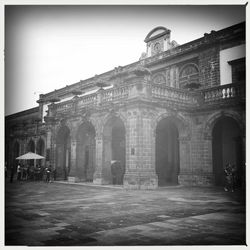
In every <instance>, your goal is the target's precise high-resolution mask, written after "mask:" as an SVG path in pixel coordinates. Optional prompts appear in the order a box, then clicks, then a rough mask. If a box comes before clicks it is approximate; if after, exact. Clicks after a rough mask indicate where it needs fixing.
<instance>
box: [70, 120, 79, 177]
mask: <svg viewBox="0 0 250 250" xmlns="http://www.w3.org/2000/svg"><path fill="white" fill-rule="evenodd" d="M77 125H78V123H77V121H76V123H75V124H73V125H72V126H71V131H70V132H71V133H70V137H71V140H70V171H69V173H68V182H78V181H79V180H80V179H79V177H78V176H77V171H76V168H77V166H76V146H77V128H78V126H77Z"/></svg>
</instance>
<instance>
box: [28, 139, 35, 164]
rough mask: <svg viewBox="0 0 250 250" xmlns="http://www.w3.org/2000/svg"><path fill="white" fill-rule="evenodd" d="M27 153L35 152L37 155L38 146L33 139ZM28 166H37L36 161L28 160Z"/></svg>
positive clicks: (29, 142)
mask: <svg viewBox="0 0 250 250" xmlns="http://www.w3.org/2000/svg"><path fill="white" fill-rule="evenodd" d="M26 151H27V152H33V153H35V151H36V144H35V141H34V140H33V139H30V140H29V141H28V143H27V145H26ZM27 164H28V165H29V166H31V167H33V166H34V164H35V161H34V160H27Z"/></svg>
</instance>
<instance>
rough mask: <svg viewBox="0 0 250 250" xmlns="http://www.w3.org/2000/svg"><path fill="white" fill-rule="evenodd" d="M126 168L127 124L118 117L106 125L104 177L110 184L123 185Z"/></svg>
mask: <svg viewBox="0 0 250 250" xmlns="http://www.w3.org/2000/svg"><path fill="white" fill-rule="evenodd" d="M125 168H126V138H125V126H124V124H123V122H122V120H121V119H120V118H118V117H113V118H111V119H109V121H108V122H107V123H106V125H105V127H104V166H103V172H102V173H103V178H104V181H105V182H106V183H108V184H115V185H122V184H123V177H124V174H125Z"/></svg>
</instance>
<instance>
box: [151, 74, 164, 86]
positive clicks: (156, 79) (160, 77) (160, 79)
mask: <svg viewBox="0 0 250 250" xmlns="http://www.w3.org/2000/svg"><path fill="white" fill-rule="evenodd" d="M152 81H153V83H154V84H166V77H165V75H164V74H163V73H156V74H154V75H153V77H152Z"/></svg>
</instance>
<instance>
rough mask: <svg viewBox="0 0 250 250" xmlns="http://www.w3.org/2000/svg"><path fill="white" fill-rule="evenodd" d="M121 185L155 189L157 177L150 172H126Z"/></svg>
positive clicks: (129, 187) (131, 187)
mask: <svg viewBox="0 0 250 250" xmlns="http://www.w3.org/2000/svg"><path fill="white" fill-rule="evenodd" d="M123 186H124V188H126V189H156V188H158V177H157V175H156V174H152V173H138V172H137V173H126V174H125V175H124V179H123Z"/></svg>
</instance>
